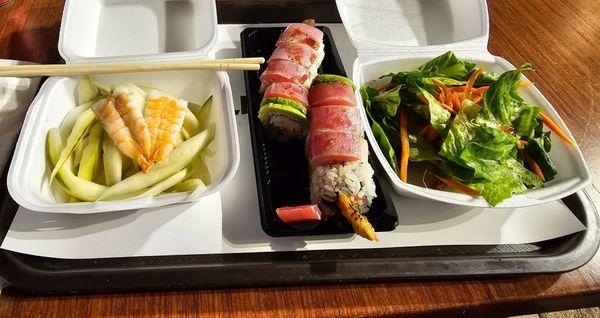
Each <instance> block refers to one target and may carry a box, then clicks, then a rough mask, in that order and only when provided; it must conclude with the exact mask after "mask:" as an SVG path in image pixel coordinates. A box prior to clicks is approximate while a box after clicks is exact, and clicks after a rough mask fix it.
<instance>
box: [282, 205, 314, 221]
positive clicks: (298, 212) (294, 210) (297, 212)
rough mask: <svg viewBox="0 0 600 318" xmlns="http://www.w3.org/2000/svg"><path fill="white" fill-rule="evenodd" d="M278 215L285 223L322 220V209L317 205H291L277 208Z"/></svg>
mask: <svg viewBox="0 0 600 318" xmlns="http://www.w3.org/2000/svg"><path fill="white" fill-rule="evenodd" d="M275 212H276V213H277V216H278V217H279V218H280V219H281V220H282V221H283V222H285V223H296V222H311V221H320V220H321V210H319V207H318V206H316V205H302V206H290V207H284V208H277V209H276V210H275Z"/></svg>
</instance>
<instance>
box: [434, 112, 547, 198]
mask: <svg viewBox="0 0 600 318" xmlns="http://www.w3.org/2000/svg"><path fill="white" fill-rule="evenodd" d="M516 141H517V138H516V137H515V136H513V135H511V134H509V133H506V132H504V131H502V130H499V129H495V128H494V127H491V126H488V125H487V124H486V123H485V122H475V121H469V120H468V119H467V118H466V116H465V115H462V114H459V115H458V116H456V118H455V119H454V122H453V124H452V125H451V127H450V129H449V131H448V134H447V136H446V139H445V140H444V141H443V143H442V146H441V149H440V152H439V155H440V156H442V157H443V158H445V159H447V160H449V161H451V162H452V163H454V164H455V165H458V166H462V167H465V168H469V169H470V170H471V171H472V172H473V175H472V178H471V179H469V180H465V179H462V180H463V181H467V184H468V185H469V186H471V187H473V188H475V189H477V190H479V191H480V192H481V195H482V196H483V197H484V198H485V199H486V200H487V201H488V202H489V203H490V204H492V205H496V204H498V203H499V202H501V201H502V200H504V199H507V198H509V197H510V196H511V195H512V194H513V193H519V192H523V191H525V190H527V187H528V186H534V187H539V186H541V185H542V184H541V181H540V180H539V178H537V176H536V175H535V174H534V173H532V172H531V171H529V170H527V169H526V168H525V167H524V166H523V165H522V164H521V163H520V162H519V161H517V159H516V156H517V150H516Z"/></svg>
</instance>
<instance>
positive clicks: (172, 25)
mask: <svg viewBox="0 0 600 318" xmlns="http://www.w3.org/2000/svg"><path fill="white" fill-rule="evenodd" d="M216 39H217V9H216V4H215V1H214V0H189V1H172V0H152V1H148V0H67V1H66V2H65V8H64V12H63V18H62V24H61V27H60V36H59V40H58V50H59V52H60V55H61V56H62V57H63V58H64V59H65V61H66V62H67V63H81V62H107V61H113V62H116V61H118V62H121V61H139V60H161V59H162V60H164V59H169V60H183V59H192V58H199V57H203V58H206V57H208V56H210V55H211V54H212V53H213V47H214V45H215V43H216Z"/></svg>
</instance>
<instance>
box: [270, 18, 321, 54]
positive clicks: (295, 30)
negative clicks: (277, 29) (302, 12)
mask: <svg viewBox="0 0 600 318" xmlns="http://www.w3.org/2000/svg"><path fill="white" fill-rule="evenodd" d="M286 42H295V43H302V44H306V45H308V46H310V47H312V48H313V49H315V50H317V49H319V47H320V46H323V32H321V30H319V29H317V28H315V27H314V26H312V25H308V24H306V23H292V24H290V25H288V26H287V28H286V29H285V30H284V31H283V33H281V35H280V36H279V39H278V40H277V46H280V45H282V44H284V43H286Z"/></svg>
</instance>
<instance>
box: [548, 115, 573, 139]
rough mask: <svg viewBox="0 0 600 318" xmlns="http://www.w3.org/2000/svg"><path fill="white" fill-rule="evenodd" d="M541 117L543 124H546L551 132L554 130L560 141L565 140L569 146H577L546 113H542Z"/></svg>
mask: <svg viewBox="0 0 600 318" xmlns="http://www.w3.org/2000/svg"><path fill="white" fill-rule="evenodd" d="M540 117H541V118H542V122H543V123H544V125H546V126H548V128H550V130H552V132H553V133H555V134H557V135H558V137H560V139H562V140H564V141H565V142H566V143H567V144H569V145H571V146H574V145H575V144H574V143H573V141H572V140H571V139H570V138H569V137H568V136H567V134H565V132H564V131H562V129H560V127H558V125H557V124H556V123H555V122H554V121H552V119H550V118H549V117H548V116H546V115H545V114H544V113H540Z"/></svg>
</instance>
